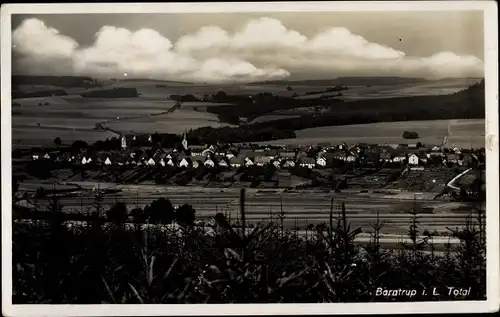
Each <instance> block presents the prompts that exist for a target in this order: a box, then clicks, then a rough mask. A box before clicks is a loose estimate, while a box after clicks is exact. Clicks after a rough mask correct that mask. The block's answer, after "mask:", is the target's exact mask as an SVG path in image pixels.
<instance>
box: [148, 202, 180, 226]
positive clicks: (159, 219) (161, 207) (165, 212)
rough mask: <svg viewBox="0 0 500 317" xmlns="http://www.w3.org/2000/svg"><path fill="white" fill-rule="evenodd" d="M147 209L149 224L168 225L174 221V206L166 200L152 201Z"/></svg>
mask: <svg viewBox="0 0 500 317" xmlns="http://www.w3.org/2000/svg"><path fill="white" fill-rule="evenodd" d="M147 209H148V210H147V211H146V213H147V215H148V216H149V221H150V222H151V223H162V224H169V223H171V222H172V220H174V217H175V213H174V206H172V203H171V202H170V200H168V199H165V198H163V197H162V198H159V199H157V200H155V201H153V202H152V203H151V206H149V208H147Z"/></svg>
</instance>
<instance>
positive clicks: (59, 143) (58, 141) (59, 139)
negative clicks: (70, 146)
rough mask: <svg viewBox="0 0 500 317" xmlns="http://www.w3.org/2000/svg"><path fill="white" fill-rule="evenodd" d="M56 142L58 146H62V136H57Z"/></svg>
mask: <svg viewBox="0 0 500 317" xmlns="http://www.w3.org/2000/svg"><path fill="white" fill-rule="evenodd" d="M54 144H55V145H57V146H61V144H62V141H61V138H60V137H57V138H55V139H54Z"/></svg>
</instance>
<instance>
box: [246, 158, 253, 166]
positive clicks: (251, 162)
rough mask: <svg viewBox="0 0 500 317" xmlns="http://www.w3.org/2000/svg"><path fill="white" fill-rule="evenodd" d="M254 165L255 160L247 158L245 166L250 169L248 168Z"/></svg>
mask: <svg viewBox="0 0 500 317" xmlns="http://www.w3.org/2000/svg"><path fill="white" fill-rule="evenodd" d="M253 165H254V162H253V160H252V159H251V158H249V157H246V158H245V166H247V167H248V166H253Z"/></svg>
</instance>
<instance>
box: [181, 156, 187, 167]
mask: <svg viewBox="0 0 500 317" xmlns="http://www.w3.org/2000/svg"><path fill="white" fill-rule="evenodd" d="M179 167H182V168H187V167H189V161H188V159H187V158H186V157H183V158H182V160H181V161H180V162H179Z"/></svg>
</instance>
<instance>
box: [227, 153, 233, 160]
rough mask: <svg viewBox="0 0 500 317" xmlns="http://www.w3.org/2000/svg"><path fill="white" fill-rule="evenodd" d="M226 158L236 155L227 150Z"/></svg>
mask: <svg viewBox="0 0 500 317" xmlns="http://www.w3.org/2000/svg"><path fill="white" fill-rule="evenodd" d="M225 157H226V159H228V160H230V159H231V158H233V157H234V154H233V153H231V152H227V153H226V155H225Z"/></svg>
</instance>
